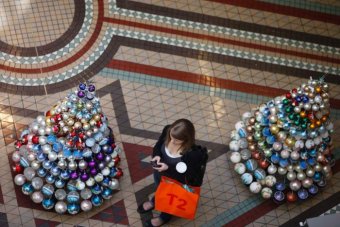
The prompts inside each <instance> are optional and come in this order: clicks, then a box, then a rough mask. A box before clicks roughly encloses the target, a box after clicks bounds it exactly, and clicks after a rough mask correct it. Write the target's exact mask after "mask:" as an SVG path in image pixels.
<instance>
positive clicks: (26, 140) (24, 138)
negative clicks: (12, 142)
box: [22, 135, 28, 144]
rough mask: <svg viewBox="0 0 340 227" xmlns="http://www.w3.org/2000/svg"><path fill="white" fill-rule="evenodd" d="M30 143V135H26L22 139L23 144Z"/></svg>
mask: <svg viewBox="0 0 340 227" xmlns="http://www.w3.org/2000/svg"><path fill="white" fill-rule="evenodd" d="M27 143H28V135H24V136H23V137H22V144H27Z"/></svg>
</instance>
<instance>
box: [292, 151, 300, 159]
mask: <svg viewBox="0 0 340 227" xmlns="http://www.w3.org/2000/svg"><path fill="white" fill-rule="evenodd" d="M290 158H291V159H292V160H294V161H296V160H298V159H299V158H300V154H299V152H297V151H292V152H291V153H290Z"/></svg>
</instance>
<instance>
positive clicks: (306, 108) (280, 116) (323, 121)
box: [229, 78, 334, 203]
mask: <svg viewBox="0 0 340 227" xmlns="http://www.w3.org/2000/svg"><path fill="white" fill-rule="evenodd" d="M328 90H329V87H328V84H327V83H325V82H324V80H323V78H321V79H319V80H313V79H312V78H311V79H310V80H309V81H308V82H307V83H304V84H302V85H301V86H300V87H298V88H294V89H292V90H291V91H290V92H288V93H287V94H285V95H282V96H279V97H276V98H274V99H273V100H270V101H269V102H267V103H264V104H261V105H260V106H259V107H257V108H256V109H254V110H253V111H251V112H246V113H244V114H243V115H242V121H239V122H237V123H236V124H235V130H233V131H232V133H231V142H230V144H229V148H230V151H231V154H230V160H231V162H233V163H234V164H235V165H234V170H235V171H236V172H237V173H238V174H239V175H240V177H241V181H242V182H243V183H244V184H245V185H247V186H248V187H249V190H250V191H251V192H252V193H255V194H257V193H261V195H262V197H263V198H264V199H270V198H272V199H273V200H274V201H275V202H277V203H282V202H284V201H289V202H295V201H298V200H300V201H301V200H306V199H307V198H310V197H312V196H314V195H315V194H317V193H318V191H319V189H320V188H322V187H325V186H326V180H327V179H329V178H330V177H331V175H332V172H331V167H332V166H333V165H334V158H333V155H332V152H331V151H332V139H331V134H332V132H333V124H332V122H331V121H330V119H329V114H330V104H329V95H328Z"/></svg>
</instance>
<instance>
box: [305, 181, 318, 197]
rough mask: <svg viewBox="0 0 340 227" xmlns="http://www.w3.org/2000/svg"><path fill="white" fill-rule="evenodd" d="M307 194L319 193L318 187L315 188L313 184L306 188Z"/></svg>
mask: <svg viewBox="0 0 340 227" xmlns="http://www.w3.org/2000/svg"><path fill="white" fill-rule="evenodd" d="M308 192H309V193H310V194H311V195H316V194H317V193H318V192H319V188H318V186H316V185H315V184H312V186H310V187H309V188H308Z"/></svg>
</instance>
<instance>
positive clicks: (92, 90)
mask: <svg viewBox="0 0 340 227" xmlns="http://www.w3.org/2000/svg"><path fill="white" fill-rule="evenodd" d="M88 90H89V92H94V91H95V90H96V87H95V86H94V85H93V84H90V85H89V88H88Z"/></svg>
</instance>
